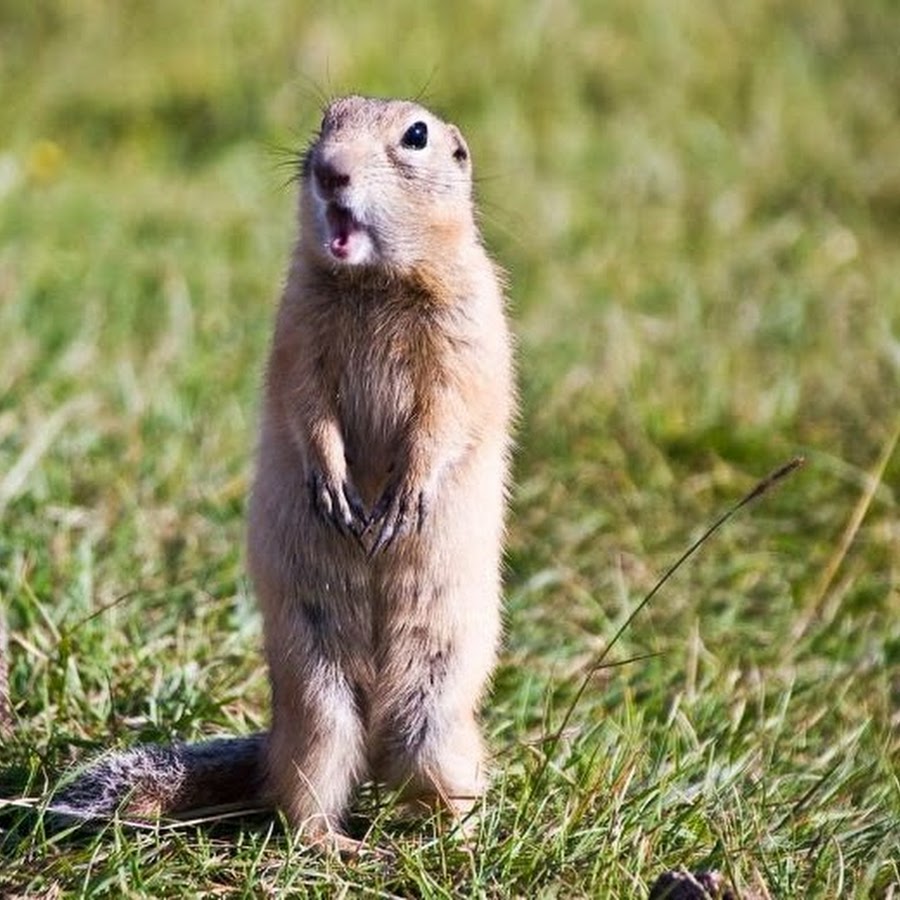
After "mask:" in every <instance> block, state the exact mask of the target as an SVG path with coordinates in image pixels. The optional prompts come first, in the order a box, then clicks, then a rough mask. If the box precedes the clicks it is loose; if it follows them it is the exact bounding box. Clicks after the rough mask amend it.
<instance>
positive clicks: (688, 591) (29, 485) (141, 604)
mask: <svg viewBox="0 0 900 900" xmlns="http://www.w3.org/2000/svg"><path fill="white" fill-rule="evenodd" d="M305 7H306V4H303V3H297V2H288V0H263V2H249V0H234V2H228V3H217V4H212V3H210V4H193V3H184V2H174V0H171V2H170V0H156V2H154V3H143V4H142V3H132V2H120V3H114V2H104V0H77V2H76V0H72V2H63V0H56V2H53V0H44V2H41V3H31V2H26V0H2V2H0V339H2V348H0V523H2V524H0V600H2V604H3V607H4V608H5V612H6V616H7V619H8V621H9V625H10V628H11V645H10V651H11V671H10V683H11V693H12V698H13V702H14V705H15V712H16V718H17V729H16V733H15V735H14V736H13V737H12V738H11V739H9V740H7V741H5V742H4V743H3V745H2V748H0V796H6V797H13V796H23V797H28V798H39V797H41V796H42V795H44V794H45V792H46V791H47V790H48V788H50V787H51V786H52V785H53V784H54V783H55V781H56V779H57V778H58V777H59V776H60V775H61V774H63V773H65V772H66V771H68V770H69V769H70V768H71V766H72V765H73V763H74V762H75V761H76V760H80V759H83V758H84V757H85V756H89V755H90V754H92V753H95V752H97V751H98V750H100V749H101V748H105V747H110V746H125V745H129V744H132V743H134V742H137V741H145V740H162V741H167V740H170V739H173V738H176V737H177V738H182V739H196V738H199V737H201V736H203V735H209V734H222V733H237V732H248V731H251V730H255V729H259V728H262V727H265V722H266V716H267V713H266V702H267V700H266V698H267V688H266V679H265V671H264V667H263V665H262V662H261V657H260V652H259V619H258V616H257V614H256V612H255V609H254V604H253V598H252V596H251V594H250V591H249V587H248V584H247V580H246V576H245V572H244V565H243V559H242V540H243V514H244V507H245V497H246V492H247V486H248V481H249V476H250V471H251V465H252V448H253V443H254V430H255V419H256V411H257V403H258V397H257V395H258V388H259V382H260V373H261V367H262V363H263V359H264V355H265V350H266V344H267V340H268V333H269V329H270V324H271V319H272V314H273V311H274V305H275V303H276V301H277V297H278V292H279V285H280V283H281V279H282V277H283V273H284V269H285V263H286V259H287V254H288V250H289V246H290V243H291V240H292V228H293V204H294V186H293V185H292V184H290V179H291V176H292V169H291V165H292V159H293V154H294V152H295V151H296V150H297V148H298V147H300V146H301V145H302V143H303V141H304V140H305V138H306V136H307V135H308V133H309V132H310V130H311V129H313V128H314V127H315V126H316V125H317V123H318V118H319V108H320V105H321V102H322V98H323V97H325V96H329V95H333V94H339V93H342V92H347V91H351V90H353V91H359V92H364V93H372V94H385V95H405V96H412V95H421V96H423V97H424V98H425V100H426V102H427V103H429V104H430V105H431V106H433V107H434V108H435V109H436V110H438V111H440V112H442V113H444V114H445V115H447V116H449V117H452V118H453V120H454V121H456V122H457V123H458V124H459V125H460V126H461V127H462V128H463V130H464V131H465V133H466V135H467V137H468V139H469V142H470V145H471V148H472V151H473V155H474V159H475V166H476V174H477V176H478V178H479V183H478V196H479V200H480V205H481V209H482V212H483V227H484V232H485V235H486V239H487V241H488V243H489V245H490V246H491V248H492V250H493V251H494V253H495V255H496V256H497V258H498V259H499V260H500V261H501V262H502V263H503V264H504V265H505V266H506V267H507V268H508V269H509V271H510V273H511V291H510V294H511V312H512V316H513V319H514V323H515V329H516V332H517V335H518V340H519V352H518V357H519V368H520V383H521V389H522V396H523V408H522V416H521V423H520V427H519V435H518V442H519V449H518V453H517V460H516V489H515V493H514V498H513V503H512V510H511V516H510V531H509V553H508V574H507V579H506V581H507V611H508V614H507V638H506V643H505V647H504V651H503V654H502V660H501V665H500V667H499V669H498V672H497V677H496V680H495V686H494V691H493V694H492V697H491V699H490V702H489V703H488V705H487V708H486V710H485V721H486V727H487V730H488V732H489V734H490V736H491V743H492V747H493V752H494V759H493V762H494V767H495V772H496V777H495V781H494V786H493V788H492V791H491V793H490V795H489V797H488V798H487V800H486V803H485V806H484V810H483V814H482V818H481V821H480V825H479V831H478V835H477V840H476V843H475V846H474V849H473V851H472V852H471V853H469V852H466V851H465V850H464V849H463V848H462V847H460V846H459V845H458V844H457V843H456V842H454V841H453V840H452V839H449V838H447V837H442V832H441V830H440V827H439V826H436V823H433V822H426V823H423V824H421V825H414V826H410V825H408V824H404V823H401V822H399V821H398V819H397V817H396V816H395V815H394V814H393V813H392V811H391V808H390V805H389V804H379V803H378V802H377V801H378V798H377V797H376V796H375V795H374V793H372V792H368V791H367V792H364V794H363V796H362V797H361V798H360V802H359V805H358V811H359V817H360V818H359V821H358V823H357V830H358V831H362V832H365V831H366V830H367V829H372V833H373V840H375V841H376V842H377V843H379V844H381V845H383V846H385V847H390V848H392V849H393V851H394V853H395V857H394V859H393V860H392V861H390V862H385V861H383V860H378V859H375V860H368V861H361V862H357V863H354V864H342V863H340V862H337V861H329V860H322V859H320V858H318V857H317V856H315V855H314V854H312V853H310V852H309V851H306V850H304V849H303V847H301V846H299V845H297V844H296V843H294V842H293V841H292V840H291V838H290V836H289V835H288V834H287V833H286V832H285V830H284V828H283V827H282V825H281V823H280V822H279V821H278V820H277V819H272V818H271V817H266V816H262V817H258V818H252V819H248V820H245V821H240V822H238V823H227V822H226V823H216V824H209V825H205V826H202V827H182V828H180V829H176V830H170V829H167V828H165V827H161V828H159V829H153V828H151V829H147V830H135V829H131V828H128V827H124V826H120V825H118V824H111V825H110V826H109V827H108V828H105V829H103V830H102V832H101V833H99V834H96V835H65V834H63V835H58V834H57V835H51V834H49V833H48V832H46V831H45V829H44V828H43V825H42V822H41V819H40V816H39V815H38V814H37V813H36V812H34V811H29V810H27V809H22V808H20V807H7V808H5V809H3V810H0V857H2V858H0V895H2V896H15V895H17V894H20V895H23V896H29V897H32V896H34V897H37V896H46V897H58V896H85V897H87V896H91V897H93V896H128V897H142V896H146V897H163V896H165V897H170V896H185V897H196V896H247V897H268V896H291V895H293V896H323V897H326V896H327V897H331V896H347V897H351V896H352V897H357V896H371V897H392V896H404V897H405V896H423V897H447V898H450V897H497V898H501V897H512V896H522V897H526V896H527V897H542V898H551V897H552V898H556V897H559V898H563V897H609V898H632V897H641V896H645V895H646V891H647V887H648V885H649V884H650V883H651V882H652V881H653V879H654V878H655V877H656V875H658V874H659V873H660V872H661V871H663V870H665V869H668V868H671V867H674V866H676V865H686V866H689V867H692V868H698V867H715V868H718V869H720V870H723V871H724V872H727V873H728V874H729V876H730V877H731V878H732V879H733V880H734V881H735V882H736V883H738V884H739V885H743V886H754V885H755V886H760V885H765V887H766V889H767V890H768V892H769V894H770V896H771V897H773V898H776V897H777V898H795V897H796V898H799V897H803V898H817V897H822V898H833V897H838V896H840V897H865V898H889V897H898V896H900V778H898V771H900V732H898V726H900V509H898V507H900V494H898V487H900V451H898V452H897V453H896V454H893V455H892V449H893V443H892V442H893V440H894V439H895V437H896V433H897V428H898V422H900V103H898V97H900V65H898V55H897V48H898V47H900V11H898V9H897V8H896V5H895V4H894V2H893V0H865V2H862V3H853V2H850V0H844V2H839V0H786V2H781V3H775V2H770V0H748V2H744V3H736V2H735V3H728V2H726V3H719V2H713V0H697V2H692V3H683V4H682V3H672V2H668V0H608V2H605V3H600V2H597V3H592V2H583V3H575V2H566V0H550V2H542V3H537V2H535V3H517V2H513V0H492V2H486V3H482V4H472V6H471V8H468V9H466V10H465V11H461V9H460V8H458V7H455V6H453V5H452V4H440V5H437V4H436V5H433V6H430V5H426V4H415V3H411V2H405V0H385V2H384V3H381V4H362V3H349V2H335V3H333V4H330V5H329V6H328V8H327V10H326V9H325V8H324V5H323V8H321V9H314V8H312V7H311V6H310V8H305ZM795 454H803V455H805V456H806V458H807V465H806V467H805V468H804V469H803V470H801V471H800V472H799V473H797V474H795V475H794V476H792V477H791V478H790V479H789V480H787V481H786V482H784V483H783V484H782V485H781V486H780V487H779V489H778V491H776V492H773V493H772V494H771V495H770V496H767V497H766V498H764V499H763V500H762V501H761V502H760V503H758V504H755V505H754V506H753V507H751V508H749V509H746V510H744V511H742V512H741V514H740V515H739V516H738V517H736V518H735V520H734V521H733V522H732V523H730V524H729V525H728V526H727V528H725V529H723V530H722V531H721V532H720V533H719V535H718V536H716V537H715V538H714V540H712V541H710V542H709V543H708V544H707V545H706V546H704V547H703V549H702V550H701V552H700V553H699V554H698V555H697V556H696V557H695V558H694V559H693V560H692V561H691V562H690V564H689V565H688V566H686V567H684V568H682V569H681V570H680V571H679V572H678V573H677V575H676V576H675V577H674V578H673V579H672V580H671V581H670V582H669V583H668V584H667V585H666V587H665V588H664V589H663V591H662V592H661V593H660V594H659V595H657V596H656V597H655V598H654V599H653V600H652V602H651V603H650V604H648V606H647V607H646V608H645V609H644V610H643V611H642V612H641V613H640V615H638V616H637V617H636V618H635V620H634V621H633V622H631V623H630V624H629V626H628V627H627V628H626V629H625V630H624V632H623V634H622V637H621V639H620V640H619V641H618V642H617V643H616V644H615V646H614V647H612V648H611V649H610V650H609V653H608V656H607V662H608V663H610V664H612V663H616V664H617V665H615V666H610V667H605V668H603V669H601V670H600V671H599V672H597V673H596V674H595V675H594V676H593V677H592V678H591V679H590V681H589V684H588V685H587V688H586V689H585V690H584V691H583V693H582V694H581V696H578V692H579V687H580V686H581V684H582V682H583V679H584V677H585V673H586V672H588V671H589V669H590V668H591V666H592V663H593V662H594V661H595V660H596V659H597V657H598V655H599V654H600V653H601V652H603V651H604V649H605V648H607V647H608V644H609V642H610V641H611V639H612V638H613V636H614V635H615V633H616V631H617V629H618V628H619V627H620V626H621V625H622V624H623V623H624V622H625V620H626V618H627V617H628V615H629V613H630V612H631V611H632V610H633V609H634V608H635V606H636V605H637V604H638V603H639V602H640V600H641V598H642V596H643V595H644V594H645V593H646V591H647V590H648V589H649V588H650V587H651V586H652V584H653V582H654V581H655V580H656V578H657V576H658V575H659V574H660V573H661V572H662V571H663V570H664V569H665V568H666V566H667V565H668V564H669V563H670V562H671V561H672V560H673V559H674V558H675V557H676V556H677V555H678V554H679V553H680V552H681V550H682V549H684V548H685V547H686V546H687V545H688V544H689V543H690V542H691V541H692V540H693V539H695V538H696V537H697V536H698V535H699V534H700V533H701V531H702V529H703V528H704V527H705V526H706V525H707V524H708V523H709V522H710V521H712V519H713V518H714V517H715V516H716V515H717V514H718V513H719V512H721V511H722V510H723V509H725V508H727V507H728V506H729V505H730V504H731V503H733V502H735V501H737V500H738V499H739V498H740V497H741V496H742V495H743V494H744V493H745V492H746V491H747V490H749V489H750V488H751V487H752V486H753V484H754V483H755V481H756V480H757V479H758V478H761V477H763V476H764V475H765V474H766V473H767V472H768V471H770V470H772V469H773V468H775V467H776V466H777V465H779V464H780V463H782V462H783V461H785V460H786V459H789V458H790V457H792V456H793V455H795ZM635 657H646V658H643V659H637V660H635ZM629 661H630V662H629ZM619 664H620V665H619ZM576 700H577V703H575V701H576ZM573 703H574V706H573ZM563 724H564V725H565V728H564V729H562V730H560V729H561V726H562V725H563Z"/></svg>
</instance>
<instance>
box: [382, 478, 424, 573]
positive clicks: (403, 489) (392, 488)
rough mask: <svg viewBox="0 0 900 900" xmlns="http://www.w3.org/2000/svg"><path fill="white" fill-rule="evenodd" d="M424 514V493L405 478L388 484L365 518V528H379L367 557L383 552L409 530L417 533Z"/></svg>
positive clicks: (411, 480)
mask: <svg viewBox="0 0 900 900" xmlns="http://www.w3.org/2000/svg"><path fill="white" fill-rule="evenodd" d="M427 513H428V491H427V490H425V489H424V488H422V487H421V486H419V485H418V484H417V483H416V482H415V481H414V480H413V479H411V478H409V477H407V478H400V479H396V480H394V481H391V482H390V483H389V484H388V486H387V487H386V488H385V489H384V493H383V494H382V495H381V497H380V498H379V500H378V502H377V503H376V504H375V507H374V509H373V510H372V515H371V517H370V519H369V526H372V525H376V526H379V527H378V533H377V534H376V536H375V540H374V542H373V543H372V545H371V547H370V548H369V556H370V557H372V556H375V555H376V554H377V553H380V552H381V551H382V550H385V549H386V548H387V547H389V546H390V545H391V544H392V543H393V542H394V540H395V539H396V538H398V537H401V536H403V535H407V534H410V533H411V532H412V531H413V529H415V530H416V531H417V532H418V531H421V530H422V525H423V523H424V522H425V517H426V515H427Z"/></svg>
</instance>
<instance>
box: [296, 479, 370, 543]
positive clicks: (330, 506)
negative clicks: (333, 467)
mask: <svg viewBox="0 0 900 900" xmlns="http://www.w3.org/2000/svg"><path fill="white" fill-rule="evenodd" d="M308 483H309V491H310V496H311V498H312V504H313V508H314V509H315V511H316V512H317V513H318V514H319V515H320V516H321V517H322V519H323V520H324V521H326V522H328V523H329V524H331V525H333V526H334V527H335V528H336V529H337V530H338V531H339V532H340V533H341V534H343V535H348V534H352V535H355V536H356V537H359V536H360V535H361V534H362V533H363V532H364V531H365V530H366V528H368V526H369V517H368V515H366V508H365V506H364V505H363V502H362V500H361V499H360V496H359V494H358V493H357V491H356V488H355V487H354V486H353V484H352V483H351V482H350V480H349V479H347V478H343V479H341V478H336V477H332V476H330V475H329V474H328V473H326V472H325V471H324V470H323V469H318V468H315V469H313V470H312V471H311V472H310V475H309V479H308Z"/></svg>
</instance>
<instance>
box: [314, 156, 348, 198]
mask: <svg viewBox="0 0 900 900" xmlns="http://www.w3.org/2000/svg"><path fill="white" fill-rule="evenodd" d="M313 177H314V178H315V179H316V186H317V187H318V189H319V193H320V194H321V195H322V196H323V197H326V198H328V197H331V196H332V195H333V194H334V193H335V192H336V191H338V190H339V189H340V188H342V187H346V186H347V185H348V184H350V175H349V174H348V173H347V172H344V171H342V170H341V169H340V168H339V167H338V166H337V165H335V164H334V163H332V162H326V161H325V160H322V159H319V160H316V162H315V163H313Z"/></svg>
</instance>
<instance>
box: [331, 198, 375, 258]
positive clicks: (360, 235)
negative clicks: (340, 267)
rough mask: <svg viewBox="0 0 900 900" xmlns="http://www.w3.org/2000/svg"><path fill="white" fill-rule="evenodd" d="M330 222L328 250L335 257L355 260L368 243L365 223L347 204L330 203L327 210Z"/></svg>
mask: <svg viewBox="0 0 900 900" xmlns="http://www.w3.org/2000/svg"><path fill="white" fill-rule="evenodd" d="M325 221H326V222H327V223H328V241H327V246H328V251H329V253H331V255H332V256H333V257H334V258H335V259H340V260H344V261H348V262H353V261H354V259H355V257H357V256H358V255H359V254H360V251H362V250H363V249H364V248H365V245H366V244H367V243H368V240H367V235H366V231H365V229H364V228H363V225H362V224H361V223H360V222H359V221H357V220H356V219H355V218H354V217H353V213H352V212H350V210H349V209H347V208H346V207H345V206H338V205H337V204H336V203H329V204H328V207H327V208H326V210H325Z"/></svg>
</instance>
